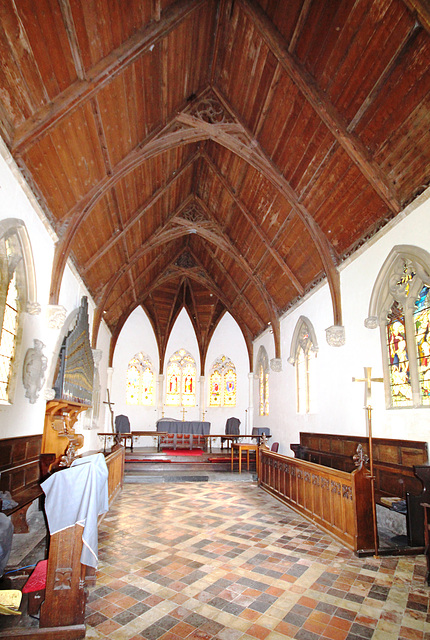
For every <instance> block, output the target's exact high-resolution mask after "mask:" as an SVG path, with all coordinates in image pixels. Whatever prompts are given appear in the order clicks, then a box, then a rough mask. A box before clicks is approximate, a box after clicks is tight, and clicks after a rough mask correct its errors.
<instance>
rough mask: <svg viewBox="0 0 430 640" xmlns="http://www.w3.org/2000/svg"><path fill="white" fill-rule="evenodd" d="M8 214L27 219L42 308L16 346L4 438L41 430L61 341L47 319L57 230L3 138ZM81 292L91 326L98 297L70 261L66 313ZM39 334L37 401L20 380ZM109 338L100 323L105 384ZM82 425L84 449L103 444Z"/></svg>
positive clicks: (1, 211) (2, 418)
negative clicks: (42, 367)
mask: <svg viewBox="0 0 430 640" xmlns="http://www.w3.org/2000/svg"><path fill="white" fill-rule="evenodd" d="M6 218H18V219H20V220H22V221H23V222H24V223H25V226H26V228H27V232H28V235H29V239H30V244H31V249H32V254H33V261H34V266H35V276H36V289H37V294H36V300H37V302H38V303H39V304H40V306H41V312H40V313H39V314H37V315H30V314H28V313H24V314H23V333H22V342H21V345H20V346H19V350H18V357H17V364H16V369H17V376H16V386H15V393H14V397H13V403H12V404H11V405H0V437H2V438H7V437H13V436H22V435H30V434H37V433H43V426H44V418H45V407H46V399H45V390H46V389H50V388H52V378H53V370H54V367H55V362H54V360H56V358H57V355H58V348H59V344H60V343H59V336H60V330H59V329H52V328H50V327H49V326H48V322H47V310H48V306H49V287H50V282H51V271H52V260H53V256H54V245H55V240H56V238H55V234H54V233H53V232H52V230H51V229H50V227H49V224H48V223H47V221H46V219H45V217H44V214H43V212H42V211H41V209H40V207H39V205H38V203H37V202H36V200H35V198H34V196H33V194H32V193H31V191H30V190H29V188H28V186H27V185H26V184H25V182H24V181H23V179H22V176H21V174H20V173H19V170H18V169H17V167H16V165H15V163H14V162H13V160H12V159H11V157H10V154H9V152H8V150H7V148H6V147H5V145H4V143H3V142H2V141H1V140H0V220H3V219H6ZM83 295H86V296H87V297H88V301H89V315H90V330H91V326H92V316H93V311H94V303H93V302H92V300H91V298H90V296H89V294H88V292H87V291H86V290H85V287H84V286H83V283H82V281H81V280H80V279H79V278H78V277H77V276H76V274H74V273H73V271H72V270H71V269H70V268H69V267H66V270H65V275H64V279H63V282H62V287H61V293H60V300H59V304H60V305H63V306H64V307H65V309H66V311H67V314H72V313H73V312H74V311H75V310H76V308H77V307H78V306H79V304H80V300H81V297H82V296H83ZM35 338H37V339H39V340H41V341H42V342H43V343H44V345H45V347H44V349H43V353H44V355H45V356H46V357H47V358H48V364H47V370H46V377H45V384H44V386H43V388H42V389H41V391H40V394H39V397H38V399H37V401H36V402H35V403H34V404H31V403H30V401H29V400H28V399H27V398H26V397H25V389H24V386H23V384H22V364H23V361H24V357H25V353H26V351H27V349H28V348H29V347H32V346H33V340H34V339H35ZM109 339H110V333H109V331H108V329H107V327H106V325H105V324H104V323H102V325H101V328H100V332H99V337H98V343H99V344H100V346H99V345H98V347H99V348H101V349H102V350H103V352H104V353H103V358H102V362H101V363H100V377H101V381H102V384H103V381H104V384H105V380H106V368H107V360H108V356H109ZM60 342H61V341H60ZM103 412H104V407H102V410H101V416H100V419H102V417H103ZM84 427H85V416H82V417H80V420H79V422H78V425H77V428H76V431H77V432H78V433H83V434H84V447H83V449H82V451H87V450H94V449H99V448H100V442H99V438H98V437H97V430H98V429H92V430H88V429H85V428H84Z"/></svg>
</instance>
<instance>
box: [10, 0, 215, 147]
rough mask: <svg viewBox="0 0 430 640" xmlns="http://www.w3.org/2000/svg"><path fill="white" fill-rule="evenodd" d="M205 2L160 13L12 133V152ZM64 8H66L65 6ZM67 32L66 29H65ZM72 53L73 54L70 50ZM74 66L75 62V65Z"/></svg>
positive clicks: (186, 1)
mask: <svg viewBox="0 0 430 640" xmlns="http://www.w3.org/2000/svg"><path fill="white" fill-rule="evenodd" d="M207 1H208V0H177V2H175V3H173V4H172V5H171V6H170V7H168V8H167V9H166V11H165V12H164V13H163V16H162V19H160V20H159V21H158V22H156V21H155V22H151V23H150V24H149V25H148V26H147V27H145V28H144V29H142V30H141V31H138V32H137V33H135V34H133V35H132V36H131V37H130V38H129V39H128V40H127V41H126V42H124V43H123V44H121V45H120V46H119V47H118V48H117V49H115V50H114V51H112V52H111V53H110V54H109V55H108V56H106V57H105V58H103V60H101V61H100V62H99V63H97V64H96V65H94V67H92V68H91V69H89V70H88V72H87V74H86V79H82V80H79V81H77V82H75V83H74V84H73V85H71V86H70V87H69V88H68V89H66V90H65V91H63V92H62V93H61V94H59V95H58V96H57V97H56V98H55V99H54V100H53V101H49V102H48V103H47V104H46V105H44V106H43V107H41V108H40V109H38V110H37V111H36V112H35V113H34V114H33V115H32V116H31V117H30V118H28V119H27V120H26V121H25V122H24V123H23V124H22V125H20V126H19V127H17V128H16V129H15V135H14V139H13V144H12V152H13V153H14V154H15V153H17V154H22V152H23V151H24V150H25V149H26V148H27V147H28V146H29V145H32V144H34V143H35V142H36V141H37V139H38V138H39V137H40V136H42V135H44V134H45V133H46V131H48V130H49V129H50V128H51V127H53V126H54V125H55V124H56V123H57V122H58V121H59V120H61V118H64V117H66V116H68V115H69V114H70V113H71V112H72V111H73V110H74V109H77V108H79V107H80V106H82V104H84V103H85V102H86V101H87V100H89V99H90V98H92V97H93V96H94V95H96V94H97V92H98V91H100V90H101V89H102V88H103V87H104V86H105V85H106V84H108V83H109V82H111V81H112V79H113V78H115V77H116V76H117V75H118V74H119V73H122V72H123V71H124V69H125V68H126V67H127V66H129V65H130V64H132V63H133V62H134V61H135V60H136V59H137V58H139V57H140V56H142V55H143V54H144V53H145V52H146V51H148V50H149V49H150V47H152V46H153V45H154V44H156V43H157V42H159V41H160V40H161V39H162V38H164V37H165V36H166V35H167V34H168V33H169V32H170V31H172V30H173V29H175V27H177V26H178V24H180V23H181V22H182V21H183V20H184V19H185V18H186V17H187V16H188V15H189V14H190V13H191V12H192V11H195V10H196V9H198V8H199V7H200V6H201V5H202V4H204V3H205V2H207ZM65 6H67V5H65ZM66 28H67V25H66ZM72 51H73V50H72ZM75 64H76V61H75Z"/></svg>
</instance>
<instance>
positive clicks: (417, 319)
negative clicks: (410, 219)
mask: <svg viewBox="0 0 430 640" xmlns="http://www.w3.org/2000/svg"><path fill="white" fill-rule="evenodd" d="M414 323H415V341H416V345H417V351H418V376H419V382H420V393H421V399H422V404H424V405H426V406H428V405H430V288H429V287H428V286H427V285H424V286H423V288H422V289H421V291H420V295H419V297H418V299H417V300H416V302H415V313H414Z"/></svg>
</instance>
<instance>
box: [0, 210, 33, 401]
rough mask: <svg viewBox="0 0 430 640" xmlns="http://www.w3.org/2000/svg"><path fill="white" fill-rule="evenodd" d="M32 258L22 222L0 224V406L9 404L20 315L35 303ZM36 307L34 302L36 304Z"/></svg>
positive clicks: (12, 385) (13, 221)
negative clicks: (31, 303) (27, 306)
mask: <svg viewBox="0 0 430 640" xmlns="http://www.w3.org/2000/svg"><path fill="white" fill-rule="evenodd" d="M35 289H36V286H35V275H34V265H33V256H32V253H31V247H30V243H29V240H28V235H27V231H26V229H25V226H24V224H23V223H22V221H20V220H17V219H15V218H10V219H6V220H3V221H2V222H0V403H2V404H7V403H10V402H12V397H13V388H14V382H15V380H16V377H17V372H16V371H15V366H14V365H15V361H16V353H17V350H18V349H19V343H20V334H21V319H22V315H21V314H22V312H23V311H26V310H27V308H26V304H27V303H28V302H33V303H35V300H34V298H35ZM35 305H36V303H35Z"/></svg>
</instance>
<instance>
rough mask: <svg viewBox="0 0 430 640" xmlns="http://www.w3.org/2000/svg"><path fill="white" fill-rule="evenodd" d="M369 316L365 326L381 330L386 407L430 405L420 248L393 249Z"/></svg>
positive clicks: (429, 296)
mask: <svg viewBox="0 0 430 640" xmlns="http://www.w3.org/2000/svg"><path fill="white" fill-rule="evenodd" d="M369 312H370V313H369V317H368V318H367V320H366V322H365V324H366V326H368V327H369V328H374V327H376V326H377V325H378V324H379V326H380V330H381V340H382V346H383V350H384V356H385V357H384V361H383V366H384V381H385V384H386V389H385V390H386V405H387V407H390V408H399V409H401V408H408V407H422V406H427V407H428V406H430V255H429V254H428V253H427V252H426V251H424V250H423V249H421V248H419V247H413V246H409V245H401V246H399V247H394V248H393V249H392V251H391V253H390V255H389V256H388V257H387V259H386V261H385V263H384V265H383V267H382V269H381V271H380V273H379V275H378V278H377V281H376V285H375V287H374V289H373V292H372V298H371V301H370V307H369Z"/></svg>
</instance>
